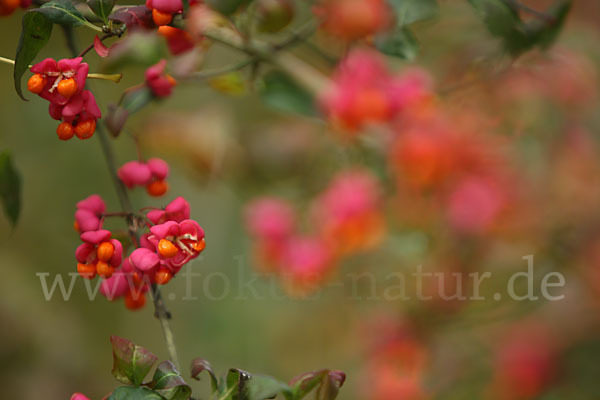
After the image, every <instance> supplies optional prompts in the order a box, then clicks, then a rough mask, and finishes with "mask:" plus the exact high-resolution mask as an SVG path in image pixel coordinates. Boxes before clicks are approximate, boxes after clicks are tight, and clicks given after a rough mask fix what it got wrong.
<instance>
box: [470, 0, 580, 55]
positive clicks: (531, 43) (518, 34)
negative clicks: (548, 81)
mask: <svg viewBox="0 0 600 400" xmlns="http://www.w3.org/2000/svg"><path fill="white" fill-rule="evenodd" d="M469 3H470V4H471V5H472V6H473V8H474V9H475V10H476V11H477V13H478V14H479V15H480V16H481V18H482V20H483V22H484V24H485V25H486V27H487V29H488V31H489V32H490V33H491V34H492V35H494V36H497V37H499V38H501V39H502V41H503V44H504V47H505V48H506V50H507V51H508V52H509V53H510V54H511V55H512V56H513V57H517V56H519V55H520V54H522V53H524V52H525V51H527V50H530V49H531V48H533V47H535V46H538V47H541V48H547V47H549V46H550V45H551V44H552V43H553V42H554V40H555V39H556V37H557V36H558V34H559V33H560V30H561V28H562V27H563V25H564V22H565V20H566V17H567V15H568V14H569V11H570V9H571V4H572V0H557V1H556V2H555V3H554V5H553V6H552V7H551V8H550V9H548V10H546V11H544V12H540V13H539V15H535V16H534V19H532V20H531V21H530V22H528V23H525V22H524V21H523V20H522V19H521V18H520V16H519V13H518V7H517V6H516V3H515V2H513V1H511V0H504V1H502V0H469Z"/></svg>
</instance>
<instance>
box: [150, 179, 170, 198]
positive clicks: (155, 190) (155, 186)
mask: <svg viewBox="0 0 600 400" xmlns="http://www.w3.org/2000/svg"><path fill="white" fill-rule="evenodd" d="M167 190H169V184H168V183H167V182H166V181H164V180H163V181H154V182H152V183H149V184H148V185H147V186H146V191H147V192H148V194H149V195H150V196H154V197H159V196H162V195H163V194H165V193H167Z"/></svg>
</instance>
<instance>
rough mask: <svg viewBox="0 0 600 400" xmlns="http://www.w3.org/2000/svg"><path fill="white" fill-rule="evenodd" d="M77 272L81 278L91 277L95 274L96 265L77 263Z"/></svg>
mask: <svg viewBox="0 0 600 400" xmlns="http://www.w3.org/2000/svg"><path fill="white" fill-rule="evenodd" d="M77 272H78V273H79V275H80V276H81V277H82V278H85V279H92V278H93V277H95V276H96V266H95V265H94V264H82V263H77Z"/></svg>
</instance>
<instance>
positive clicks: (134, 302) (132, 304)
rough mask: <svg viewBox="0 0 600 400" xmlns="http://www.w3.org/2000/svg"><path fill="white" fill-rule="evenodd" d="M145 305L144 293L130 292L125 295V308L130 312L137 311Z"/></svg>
mask: <svg viewBox="0 0 600 400" xmlns="http://www.w3.org/2000/svg"><path fill="white" fill-rule="evenodd" d="M145 304H146V295H145V294H144V293H140V294H139V295H137V293H132V292H131V291H129V292H127V293H126V294H125V307H127V308H128V309H130V310H139V309H140V308H142V307H144V305H145Z"/></svg>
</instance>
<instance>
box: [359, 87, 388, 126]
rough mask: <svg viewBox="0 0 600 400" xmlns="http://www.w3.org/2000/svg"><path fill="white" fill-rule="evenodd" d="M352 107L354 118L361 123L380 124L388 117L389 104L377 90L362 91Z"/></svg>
mask: <svg viewBox="0 0 600 400" xmlns="http://www.w3.org/2000/svg"><path fill="white" fill-rule="evenodd" d="M353 106H354V107H353V109H352V110H353V112H354V116H355V117H356V118H357V119H359V120H362V121H373V122H382V121H385V120H386V119H387V118H388V117H389V115H390V102H389V100H388V99H387V97H386V96H385V94H384V93H382V92H381V91H379V90H363V91H362V92H361V93H359V94H358V96H357V97H356V98H355V99H354V104H353Z"/></svg>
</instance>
